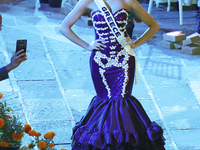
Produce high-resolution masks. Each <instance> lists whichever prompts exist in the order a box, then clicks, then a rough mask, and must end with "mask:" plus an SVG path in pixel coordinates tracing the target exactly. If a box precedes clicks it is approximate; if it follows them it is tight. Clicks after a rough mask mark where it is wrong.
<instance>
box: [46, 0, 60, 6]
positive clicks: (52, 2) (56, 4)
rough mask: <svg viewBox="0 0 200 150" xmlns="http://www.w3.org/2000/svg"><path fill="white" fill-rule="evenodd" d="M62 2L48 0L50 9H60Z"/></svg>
mask: <svg viewBox="0 0 200 150" xmlns="http://www.w3.org/2000/svg"><path fill="white" fill-rule="evenodd" d="M61 4H62V0H49V6H50V7H61Z"/></svg>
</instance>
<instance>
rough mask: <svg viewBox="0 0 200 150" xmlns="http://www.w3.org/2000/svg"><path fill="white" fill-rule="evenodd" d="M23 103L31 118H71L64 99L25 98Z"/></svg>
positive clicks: (37, 119) (39, 119)
mask: <svg viewBox="0 0 200 150" xmlns="http://www.w3.org/2000/svg"><path fill="white" fill-rule="evenodd" d="M23 104H24V106H25V111H26V112H27V117H28V119H29V120H32V121H41V120H44V121H51V120H52V119H56V120H64V119H65V120H71V118H70V115H69V114H70V113H69V110H68V109H67V106H66V105H65V102H64V100H63V99H24V100H23Z"/></svg>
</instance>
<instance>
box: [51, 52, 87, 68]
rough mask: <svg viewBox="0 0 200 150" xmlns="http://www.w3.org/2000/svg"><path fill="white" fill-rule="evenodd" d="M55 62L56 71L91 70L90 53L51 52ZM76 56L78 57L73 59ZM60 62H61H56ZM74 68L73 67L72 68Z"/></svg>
mask: <svg viewBox="0 0 200 150" xmlns="http://www.w3.org/2000/svg"><path fill="white" fill-rule="evenodd" d="M50 54H51V57H52V59H53V61H54V65H55V67H56V69H57V70H58V69H62V70H74V69H76V70H79V69H83V70H84V69H87V70H88V69H89V55H88V52H82V53H80V52H77V51H73V50H72V51H70V52H68V53H66V52H50ZM73 56H76V57H73ZM56 60H60V61H56ZM72 66H73V67H72Z"/></svg>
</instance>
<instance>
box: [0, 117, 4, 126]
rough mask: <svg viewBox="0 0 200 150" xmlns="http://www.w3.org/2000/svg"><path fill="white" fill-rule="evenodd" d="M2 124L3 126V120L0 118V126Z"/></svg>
mask: <svg viewBox="0 0 200 150" xmlns="http://www.w3.org/2000/svg"><path fill="white" fill-rule="evenodd" d="M3 126H4V120H3V119H2V118H0V128H2V127H3Z"/></svg>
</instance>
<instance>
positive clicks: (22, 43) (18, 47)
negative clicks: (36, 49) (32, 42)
mask: <svg viewBox="0 0 200 150" xmlns="http://www.w3.org/2000/svg"><path fill="white" fill-rule="evenodd" d="M26 47H27V40H26V39H19V40H17V43H16V51H15V53H17V52H18V51H20V50H21V49H24V52H26Z"/></svg>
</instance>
